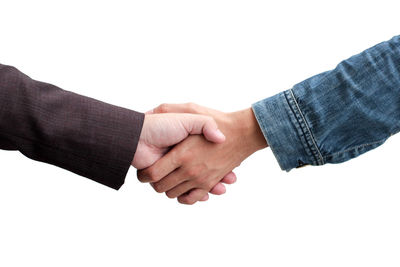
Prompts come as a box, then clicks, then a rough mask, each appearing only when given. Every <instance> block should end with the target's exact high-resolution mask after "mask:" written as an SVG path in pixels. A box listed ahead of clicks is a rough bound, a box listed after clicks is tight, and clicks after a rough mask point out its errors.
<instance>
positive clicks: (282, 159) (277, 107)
mask: <svg viewBox="0 0 400 267" xmlns="http://www.w3.org/2000/svg"><path fill="white" fill-rule="evenodd" d="M252 108H253V112H254V114H255V116H256V119H257V121H258V124H259V125H260V128H261V130H262V132H263V134H264V137H265V139H266V141H267V143H268V145H269V147H270V148H271V150H272V152H273V153H274V155H275V158H276V159H277V161H278V163H279V166H280V167H281V169H282V170H286V171H290V170H291V169H292V168H299V167H302V166H304V165H322V164H323V158H322V156H321V154H320V153H319V150H318V147H317V145H316V143H315V141H314V138H313V136H312V133H311V131H310V129H309V127H308V125H307V122H306V121H305V119H304V116H303V115H302V113H301V110H300V109H299V106H298V105H297V102H296V99H295V98H294V95H293V92H292V90H287V91H284V92H281V93H279V94H276V95H274V96H272V97H269V98H266V99H264V100H261V101H259V102H256V103H254V104H253V105H252Z"/></svg>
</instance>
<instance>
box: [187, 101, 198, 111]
mask: <svg viewBox="0 0 400 267" xmlns="http://www.w3.org/2000/svg"><path fill="white" fill-rule="evenodd" d="M186 108H187V109H188V110H189V111H191V112H197V104H195V103H193V102H189V103H186Z"/></svg>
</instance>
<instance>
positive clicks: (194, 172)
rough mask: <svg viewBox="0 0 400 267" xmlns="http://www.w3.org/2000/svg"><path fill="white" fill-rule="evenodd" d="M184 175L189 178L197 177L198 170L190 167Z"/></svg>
mask: <svg viewBox="0 0 400 267" xmlns="http://www.w3.org/2000/svg"><path fill="white" fill-rule="evenodd" d="M186 175H187V176H188V177H190V178H195V177H196V176H198V175H199V170H198V168H195V167H192V168H189V169H187V170H186Z"/></svg>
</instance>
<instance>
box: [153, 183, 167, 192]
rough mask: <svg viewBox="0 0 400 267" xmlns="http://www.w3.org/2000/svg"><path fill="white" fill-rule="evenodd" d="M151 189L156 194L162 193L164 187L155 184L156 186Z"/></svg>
mask: <svg viewBox="0 0 400 267" xmlns="http://www.w3.org/2000/svg"><path fill="white" fill-rule="evenodd" d="M153 188H154V190H155V191H156V192H157V193H163V192H164V187H163V186H162V185H161V184H157V183H156V184H154V185H153Z"/></svg>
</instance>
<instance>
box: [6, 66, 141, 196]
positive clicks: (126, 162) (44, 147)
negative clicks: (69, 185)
mask: <svg viewBox="0 0 400 267" xmlns="http://www.w3.org/2000/svg"><path fill="white" fill-rule="evenodd" d="M143 117H144V115H143V114H141V113H137V112H134V111H131V110H128V109H124V108H121V107H117V106H113V105H110V104H107V103H103V102H101V101H97V100H95V99H92V98H89V97H85V96H81V95H78V94H74V93H72V92H68V91H64V90H62V89H60V88H58V87H56V86H53V85H50V84H46V83H42V82H38V81H35V80H32V79H30V78H29V77H28V76H26V75H24V74H22V73H21V72H19V71H18V70H17V69H15V68H13V67H9V66H4V65H0V148H2V149H12V150H19V151H20V152H21V153H23V154H24V155H26V156H27V157H29V158H32V159H35V160H38V161H42V162H46V163H50V164H53V165H56V166H59V167H62V168H64V169H67V170H70V171H72V172H74V173H77V174H79V175H82V176H85V177H88V178H90V179H92V180H95V181H97V182H100V183H102V184H105V185H107V186H110V187H112V188H115V189H117V188H119V187H120V186H121V185H122V184H123V182H124V178H125V175H126V173H127V171H128V169H129V166H130V164H131V162H132V159H133V157H134V153H135V150H136V146H137V142H138V139H139V136H140V130H141V127H142V123H143Z"/></svg>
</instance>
